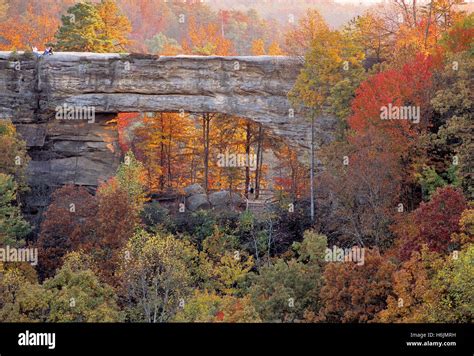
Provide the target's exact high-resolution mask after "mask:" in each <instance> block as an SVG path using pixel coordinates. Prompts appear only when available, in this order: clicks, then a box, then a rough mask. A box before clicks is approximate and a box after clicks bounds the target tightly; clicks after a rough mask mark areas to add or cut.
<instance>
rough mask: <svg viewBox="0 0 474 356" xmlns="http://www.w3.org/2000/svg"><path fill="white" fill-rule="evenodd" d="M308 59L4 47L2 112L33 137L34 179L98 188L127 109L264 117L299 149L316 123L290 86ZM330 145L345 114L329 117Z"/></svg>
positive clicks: (321, 124)
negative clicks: (77, 114)
mask: <svg viewBox="0 0 474 356" xmlns="http://www.w3.org/2000/svg"><path fill="white" fill-rule="evenodd" d="M300 67H301V65H300V64H299V63H298V62H297V61H296V60H294V59H291V58H288V57H267V56H262V57H195V56H182V57H160V58H158V57H155V56H146V55H119V54H96V53H57V54H55V55H53V56H47V57H42V58H35V57H34V56H33V55H31V54H30V55H27V54H12V53H10V52H0V119H11V120H12V121H13V122H14V123H15V125H16V126H17V128H18V131H19V132H20V133H21V134H22V135H23V137H24V138H25V139H26V141H27V143H28V146H29V150H30V155H31V157H32V162H31V164H30V168H29V169H30V172H31V173H30V176H31V180H32V183H33V184H38V183H39V182H41V184H43V183H44V184H45V185H47V186H56V185H61V184H65V183H75V184H81V185H86V186H90V187H92V188H93V187H95V186H97V184H98V182H99V181H100V180H102V179H106V178H108V177H110V176H111V175H112V174H113V172H114V171H115V169H116V167H117V165H118V163H119V160H120V152H119V149H118V145H117V139H118V137H117V133H116V130H115V128H114V126H113V125H110V124H107V121H108V120H109V119H111V118H113V116H114V115H115V114H116V113H119V112H160V111H161V112H183V113H186V112H190V113H200V112H219V113H225V114H229V115H235V116H240V117H245V118H248V119H250V120H253V121H255V122H259V123H262V124H263V125H264V126H265V127H266V128H267V129H268V130H267V132H271V133H272V134H274V135H278V136H282V137H284V138H286V139H287V140H288V141H289V142H291V143H293V144H294V145H296V146H299V147H302V148H304V147H308V145H309V134H310V131H309V125H308V123H307V121H306V120H305V119H304V118H303V116H302V115H299V114H298V113H297V112H296V111H293V110H292V108H291V106H290V104H289V102H288V100H287V93H288V91H289V90H290V89H291V88H292V86H293V84H294V82H295V80H296V78H297V76H298V73H299V70H300ZM64 105H66V106H68V107H76V108H77V107H80V108H84V107H87V108H93V110H94V111H95V119H94V120H89V121H87V120H59V119H57V117H56V113H57V112H58V107H62V106H64ZM317 122H318V124H317V130H316V135H317V139H318V141H319V142H320V143H323V142H327V141H328V140H330V139H331V135H332V132H334V125H335V120H333V119H332V118H319V119H318V120H317Z"/></svg>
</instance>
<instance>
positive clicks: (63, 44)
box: [55, 0, 131, 52]
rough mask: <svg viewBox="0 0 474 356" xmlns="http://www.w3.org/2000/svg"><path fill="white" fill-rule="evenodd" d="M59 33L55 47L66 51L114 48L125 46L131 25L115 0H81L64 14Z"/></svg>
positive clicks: (115, 49) (95, 50)
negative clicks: (96, 2)
mask: <svg viewBox="0 0 474 356" xmlns="http://www.w3.org/2000/svg"><path fill="white" fill-rule="evenodd" d="M61 21H62V25H61V27H60V28H59V30H58V32H57V33H56V36H55V37H56V45H55V46H56V48H57V49H59V50H63V51H83V52H114V51H118V50H123V48H124V46H125V45H126V44H127V40H126V37H127V34H128V32H129V31H130V29H131V26H130V23H129V21H128V19H127V18H126V17H125V16H123V15H122V14H121V13H120V12H119V10H118V8H117V6H116V4H115V1H110V0H105V1H102V2H101V3H99V4H93V3H91V2H89V1H86V2H81V3H78V4H76V5H74V6H71V7H70V8H69V9H68V10H67V15H63V16H62V18H61Z"/></svg>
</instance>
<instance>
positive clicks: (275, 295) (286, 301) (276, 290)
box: [249, 231, 327, 322]
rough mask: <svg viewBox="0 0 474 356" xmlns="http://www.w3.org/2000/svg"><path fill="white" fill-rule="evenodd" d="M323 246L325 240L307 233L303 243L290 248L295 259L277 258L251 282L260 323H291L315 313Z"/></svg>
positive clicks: (310, 232) (317, 306) (250, 290)
mask: <svg viewBox="0 0 474 356" xmlns="http://www.w3.org/2000/svg"><path fill="white" fill-rule="evenodd" d="M326 246H327V241H326V237H325V236H322V235H317V234H316V233H314V232H312V231H306V232H305V234H304V239H303V242H301V243H295V244H294V246H293V247H294V250H295V252H296V253H297V254H298V258H292V259H291V260H289V261H285V260H283V259H281V258H278V259H277V260H276V262H275V263H274V264H273V265H270V266H264V267H262V268H261V269H260V272H259V274H258V275H255V276H254V277H253V278H252V285H251V287H250V289H249V294H250V297H251V300H252V303H253V304H254V305H255V308H256V309H257V311H258V313H259V315H260V317H261V319H262V320H263V321H266V322H272V321H283V322H294V321H298V320H303V318H304V314H305V313H310V312H313V313H317V311H318V310H319V308H320V306H321V305H320V298H319V292H320V288H321V285H322V280H321V273H322V262H323V260H324V254H325V251H326Z"/></svg>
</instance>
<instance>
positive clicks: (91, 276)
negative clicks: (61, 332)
mask: <svg viewBox="0 0 474 356" xmlns="http://www.w3.org/2000/svg"><path fill="white" fill-rule="evenodd" d="M43 288H44V290H45V292H46V293H49V296H50V300H49V308H50V311H49V315H48V321H50V322H117V321H120V320H121V313H120V311H119V308H118V306H117V296H116V295H115V292H114V290H113V288H112V287H111V286H109V285H108V284H105V283H103V282H101V281H100V280H99V278H98V277H97V276H96V274H95V273H94V271H93V270H92V265H91V262H90V260H89V259H88V258H87V257H86V256H85V255H83V254H81V253H79V252H71V253H70V254H68V255H66V256H65V258H64V263H63V266H62V267H61V269H59V270H58V272H57V273H56V275H55V276H54V277H53V278H51V279H47V280H46V281H45V282H44V284H43Z"/></svg>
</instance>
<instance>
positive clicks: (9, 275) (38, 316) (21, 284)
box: [0, 268, 51, 323]
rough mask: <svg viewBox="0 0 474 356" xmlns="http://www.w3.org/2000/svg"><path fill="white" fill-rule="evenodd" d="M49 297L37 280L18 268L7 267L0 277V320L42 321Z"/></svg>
mask: <svg viewBox="0 0 474 356" xmlns="http://www.w3.org/2000/svg"><path fill="white" fill-rule="evenodd" d="M50 299H51V296H50V294H49V292H46V291H45V290H44V289H43V288H42V286H41V285H40V284H38V281H37V280H32V279H30V278H28V277H27V276H26V275H25V273H24V271H22V270H20V269H18V268H12V269H8V270H7V271H6V272H5V273H4V274H3V276H2V277H1V278H0V321H2V322H16V323H18V322H37V321H40V322H44V321H46V320H47V317H48V313H49V301H50Z"/></svg>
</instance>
